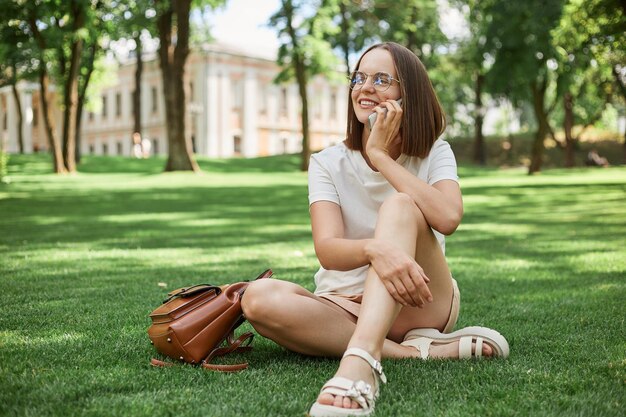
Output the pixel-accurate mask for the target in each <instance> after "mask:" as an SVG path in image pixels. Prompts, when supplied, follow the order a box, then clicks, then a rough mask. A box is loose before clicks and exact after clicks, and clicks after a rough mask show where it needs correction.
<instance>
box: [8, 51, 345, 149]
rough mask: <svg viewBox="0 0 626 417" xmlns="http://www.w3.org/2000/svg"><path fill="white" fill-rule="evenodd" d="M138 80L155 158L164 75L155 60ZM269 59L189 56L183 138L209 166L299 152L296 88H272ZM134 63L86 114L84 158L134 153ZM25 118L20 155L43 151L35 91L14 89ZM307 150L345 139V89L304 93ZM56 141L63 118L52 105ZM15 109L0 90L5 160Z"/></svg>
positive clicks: (319, 84) (13, 135)
mask: <svg viewBox="0 0 626 417" xmlns="http://www.w3.org/2000/svg"><path fill="white" fill-rule="evenodd" d="M145 61H146V62H145V63H144V71H143V78H142V97H141V101H142V132H141V134H142V137H144V138H148V139H149V140H150V141H151V142H152V153H153V154H160V155H163V154H166V153H167V138H166V133H165V132H166V130H165V108H164V99H163V93H162V91H163V87H162V83H161V70H160V68H159V62H158V59H157V57H156V56H154V57H151V58H147V59H145ZM279 70H280V69H279V67H278V66H277V64H276V63H275V62H274V61H273V60H270V59H267V58H262V57H255V56H250V55H249V54H244V53H241V52H239V51H237V50H233V49H229V48H226V47H224V46H220V45H217V44H212V45H209V46H208V47H206V48H204V49H203V50H199V51H194V52H192V53H191V54H190V56H189V58H188V59H187V64H186V71H185V78H186V79H185V86H186V88H187V90H186V99H187V120H186V129H187V132H186V135H187V137H188V138H190V139H191V141H192V143H193V144H194V151H195V153H196V154H199V155H204V156H208V157H214V158H224V157H232V156H244V157H255V156H265V155H276V154H282V153H295V152H299V151H300V150H301V142H302V128H301V119H300V110H301V104H300V97H299V95H298V88H297V85H296V84H295V82H294V83H291V84H284V85H276V84H274V83H273V80H274V78H275V77H276V75H277V74H278V72H279ZM134 73H135V62H134V60H133V61H131V62H128V63H124V64H121V65H120V66H119V67H118V69H117V77H116V78H117V82H116V83H115V84H114V85H111V86H108V87H106V88H104V89H103V90H102V92H101V100H102V103H101V104H102V105H101V106H100V107H101V110H100V111H98V112H97V113H92V112H87V111H84V112H83V115H82V117H83V120H82V130H81V152H82V154H83V155H90V154H93V155H123V156H130V155H131V150H132V139H131V135H132V131H133V111H132V92H133V90H134V88H135V87H134ZM18 89H19V91H20V96H21V97H20V99H21V104H22V110H23V115H24V124H23V126H22V131H23V133H24V146H25V151H26V152H28V153H30V152H37V151H45V150H47V149H48V142H47V138H46V135H45V131H44V126H43V118H42V115H41V110H40V109H41V103H40V99H39V86H38V84H36V83H35V84H33V83H25V82H21V83H20V84H18ZM308 91H309V94H308V98H309V122H310V132H311V149H313V150H317V149H321V148H324V147H326V146H328V145H330V144H333V143H337V142H340V141H342V140H343V139H344V138H345V126H346V113H347V99H348V87H347V83H341V82H338V81H330V80H328V79H326V78H324V77H322V76H317V77H314V78H313V79H311V80H310V82H309V86H308ZM52 108H53V113H54V119H55V127H56V129H57V131H58V136H59V137H60V131H61V127H62V123H61V121H62V114H61V110H60V108H59V106H58V104H57V103H56V102H55V101H54V100H53V101H52ZM17 120H18V116H17V108H16V104H15V100H14V98H13V93H12V91H11V88H10V87H5V88H2V89H0V140H2V145H3V149H5V150H6V151H8V152H9V153H16V152H18V151H19V147H18V135H17V129H18V127H17Z"/></svg>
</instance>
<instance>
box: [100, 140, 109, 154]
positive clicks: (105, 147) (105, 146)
mask: <svg viewBox="0 0 626 417" xmlns="http://www.w3.org/2000/svg"><path fill="white" fill-rule="evenodd" d="M108 154H109V144H108V143H103V144H102V155H108Z"/></svg>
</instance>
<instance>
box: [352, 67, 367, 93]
mask: <svg viewBox="0 0 626 417" xmlns="http://www.w3.org/2000/svg"><path fill="white" fill-rule="evenodd" d="M366 79H367V75H366V74H364V73H362V72H360V71H355V72H353V73H352V75H351V76H350V88H352V89H355V88H356V89H359V88H361V86H363V84H365V80H366Z"/></svg>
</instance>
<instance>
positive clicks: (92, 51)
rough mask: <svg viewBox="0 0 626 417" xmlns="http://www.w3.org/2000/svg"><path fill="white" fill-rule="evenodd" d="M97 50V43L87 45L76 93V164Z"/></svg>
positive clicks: (78, 160) (78, 158)
mask: <svg viewBox="0 0 626 417" xmlns="http://www.w3.org/2000/svg"><path fill="white" fill-rule="evenodd" d="M97 48H98V45H97V42H93V43H92V44H91V45H89V57H88V61H87V73H86V74H85V78H84V81H83V85H82V87H81V88H80V89H79V92H78V108H77V110H76V114H77V116H76V163H77V164H78V163H80V157H81V152H80V142H81V135H80V134H81V128H82V120H83V107H84V104H85V96H86V94H87V88H89V81H90V80H91V75H92V74H93V70H94V63H95V61H96V50H97Z"/></svg>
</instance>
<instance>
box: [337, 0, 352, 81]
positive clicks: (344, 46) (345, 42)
mask: <svg viewBox="0 0 626 417" xmlns="http://www.w3.org/2000/svg"><path fill="white" fill-rule="evenodd" d="M339 11H340V15H341V50H342V52H343V61H344V62H345V64H346V73H347V74H348V77H349V76H350V72H351V71H350V38H349V36H350V16H348V10H347V8H346V4H345V3H344V2H343V1H340V2H339Z"/></svg>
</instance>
